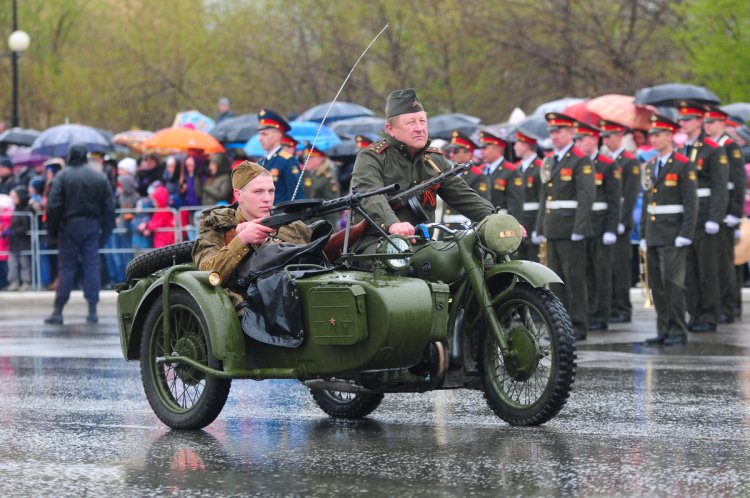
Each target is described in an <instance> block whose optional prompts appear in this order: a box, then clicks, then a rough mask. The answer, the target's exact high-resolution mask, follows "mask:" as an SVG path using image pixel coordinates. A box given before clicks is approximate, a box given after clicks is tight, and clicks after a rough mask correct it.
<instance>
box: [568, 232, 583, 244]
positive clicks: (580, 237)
mask: <svg viewBox="0 0 750 498" xmlns="http://www.w3.org/2000/svg"><path fill="white" fill-rule="evenodd" d="M570 240H572V241H573V242H578V241H579V240H583V235H581V234H580V233H571V234H570Z"/></svg>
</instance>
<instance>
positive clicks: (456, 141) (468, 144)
mask: <svg viewBox="0 0 750 498" xmlns="http://www.w3.org/2000/svg"><path fill="white" fill-rule="evenodd" d="M450 145H453V146H455V147H463V148H464V149H469V150H470V151H471V152H474V150H476V148H477V144H475V143H474V141H473V140H472V139H471V138H469V135H467V134H466V133H463V132H460V131H458V130H453V131H452V132H451V141H450Z"/></svg>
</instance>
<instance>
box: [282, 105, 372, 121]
mask: <svg viewBox="0 0 750 498" xmlns="http://www.w3.org/2000/svg"><path fill="white" fill-rule="evenodd" d="M329 107H330V108H331V110H330V111H329V110H328V108H329ZM326 112H328V117H327V118H326V122H330V121H340V120H342V119H350V118H357V117H360V116H374V115H375V113H374V112H372V111H371V110H370V109H368V108H367V107H364V106H361V105H359V104H353V103H351V102H336V103H334V104H333V106H331V103H330V102H326V103H325V104H318V105H316V106H313V107H311V108H309V109H308V110H306V111H305V112H303V113H302V114H300V115H299V116H297V119H296V121H317V122H321V121H323V117H324V116H325V115H326Z"/></svg>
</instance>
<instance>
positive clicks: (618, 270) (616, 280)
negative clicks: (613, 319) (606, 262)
mask: <svg viewBox="0 0 750 498" xmlns="http://www.w3.org/2000/svg"><path fill="white" fill-rule="evenodd" d="M632 258H633V244H631V243H630V230H625V233H623V234H622V235H618V236H617V242H615V243H614V245H613V246H612V267H611V272H612V303H611V306H610V312H611V313H612V314H615V313H616V314H618V315H622V316H624V317H626V318H627V319H628V320H630V319H631V317H632V315H633V304H632V303H631V302H630V287H631V285H632V278H633V275H632V273H633V271H632V267H631V263H632Z"/></svg>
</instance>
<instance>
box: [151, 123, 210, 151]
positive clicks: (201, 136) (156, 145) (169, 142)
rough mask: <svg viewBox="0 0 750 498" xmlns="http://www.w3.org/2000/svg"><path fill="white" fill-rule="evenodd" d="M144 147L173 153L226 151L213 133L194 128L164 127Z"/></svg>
mask: <svg viewBox="0 0 750 498" xmlns="http://www.w3.org/2000/svg"><path fill="white" fill-rule="evenodd" d="M142 146H143V149H144V150H147V151H152V152H157V153H159V154H171V153H174V152H180V151H187V150H189V149H201V150H202V151H203V152H205V153H206V154H210V153H212V152H224V147H222V146H221V144H220V143H219V142H218V141H217V140H216V139H215V138H214V137H212V136H211V135H209V134H208V133H204V132H202V131H198V130H194V129H192V128H164V129H163V130H159V131H157V132H156V133H154V136H152V137H151V138H149V139H148V140H146V141H145V142H143V144H142Z"/></svg>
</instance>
